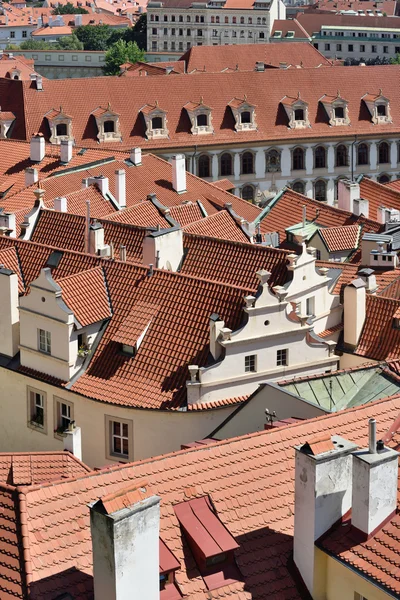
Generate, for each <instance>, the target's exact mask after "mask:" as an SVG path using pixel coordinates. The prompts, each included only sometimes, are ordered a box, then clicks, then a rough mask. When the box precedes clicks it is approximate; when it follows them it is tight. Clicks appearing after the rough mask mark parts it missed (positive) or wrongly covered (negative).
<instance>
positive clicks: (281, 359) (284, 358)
mask: <svg viewBox="0 0 400 600" xmlns="http://www.w3.org/2000/svg"><path fill="white" fill-rule="evenodd" d="M287 364H288V351H287V349H286V348H285V349H284V350H277V352H276V366H277V367H286V366H287Z"/></svg>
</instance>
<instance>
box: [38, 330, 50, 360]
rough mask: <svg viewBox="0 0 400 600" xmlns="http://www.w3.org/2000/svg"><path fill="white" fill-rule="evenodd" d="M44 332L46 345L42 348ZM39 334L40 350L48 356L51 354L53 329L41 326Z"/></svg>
mask: <svg viewBox="0 0 400 600" xmlns="http://www.w3.org/2000/svg"><path fill="white" fill-rule="evenodd" d="M42 332H43V333H44V334H45V335H44V336H43V337H44V345H43V348H42ZM37 336H38V351H39V352H41V353H42V354H45V355H46V356H51V331H47V330H46V329H41V328H40V327H39V328H38V330H37Z"/></svg>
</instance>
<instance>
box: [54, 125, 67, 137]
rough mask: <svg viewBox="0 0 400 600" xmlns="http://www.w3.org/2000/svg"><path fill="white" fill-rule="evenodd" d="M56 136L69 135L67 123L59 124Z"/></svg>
mask: <svg viewBox="0 0 400 600" xmlns="http://www.w3.org/2000/svg"><path fill="white" fill-rule="evenodd" d="M56 135H68V129H67V124H66V123H59V124H58V125H57V127H56Z"/></svg>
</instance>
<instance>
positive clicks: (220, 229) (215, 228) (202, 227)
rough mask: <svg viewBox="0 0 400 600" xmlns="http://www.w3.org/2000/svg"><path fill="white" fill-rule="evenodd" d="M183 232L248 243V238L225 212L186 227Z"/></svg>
mask: <svg viewBox="0 0 400 600" xmlns="http://www.w3.org/2000/svg"><path fill="white" fill-rule="evenodd" d="M184 230H185V231H186V233H196V234H198V235H204V236H208V237H216V238H220V239H224V240H233V241H235V242H249V238H248V236H247V235H246V234H245V233H244V231H243V230H242V229H241V227H239V225H238V224H237V222H236V221H235V219H234V218H233V217H232V216H231V215H230V214H229V213H228V212H227V211H226V210H222V211H220V212H219V213H216V214H215V215H210V216H209V217H206V218H203V219H201V221H196V222H194V223H191V224H190V225H186V227H184Z"/></svg>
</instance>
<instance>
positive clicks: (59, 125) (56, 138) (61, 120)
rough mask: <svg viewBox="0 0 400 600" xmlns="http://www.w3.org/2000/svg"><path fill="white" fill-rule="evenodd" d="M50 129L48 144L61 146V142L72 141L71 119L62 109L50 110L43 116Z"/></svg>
mask: <svg viewBox="0 0 400 600" xmlns="http://www.w3.org/2000/svg"><path fill="white" fill-rule="evenodd" d="M45 117H46V119H47V121H48V123H49V127H50V133H51V134H50V143H51V144H61V142H62V141H69V140H70V141H73V139H74V138H73V135H72V117H70V116H69V115H67V114H66V113H65V112H64V111H63V107H62V106H60V108H59V109H54V108H53V109H52V110H50V111H49V112H48V113H46V114H45Z"/></svg>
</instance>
